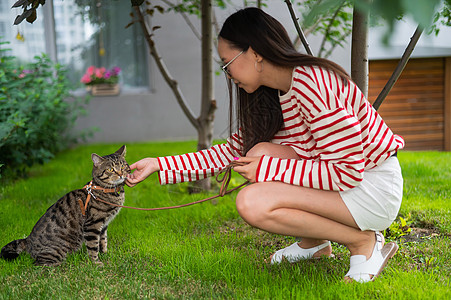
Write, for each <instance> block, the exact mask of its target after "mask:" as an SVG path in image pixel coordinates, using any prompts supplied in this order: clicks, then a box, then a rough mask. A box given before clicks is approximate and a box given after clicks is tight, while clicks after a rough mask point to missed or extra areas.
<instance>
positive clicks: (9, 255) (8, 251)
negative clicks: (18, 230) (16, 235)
mask: <svg viewBox="0 0 451 300" xmlns="http://www.w3.org/2000/svg"><path fill="white" fill-rule="evenodd" d="M26 246H27V240H26V239H20V240H15V241H12V242H11V243H9V244H7V245H6V246H5V247H3V248H2V251H1V253H0V257H1V258H3V259H7V260H13V259H16V258H17V257H18V256H19V254H20V253H21V252H22V251H24V250H25V248H26Z"/></svg>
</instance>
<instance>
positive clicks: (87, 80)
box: [80, 73, 91, 84]
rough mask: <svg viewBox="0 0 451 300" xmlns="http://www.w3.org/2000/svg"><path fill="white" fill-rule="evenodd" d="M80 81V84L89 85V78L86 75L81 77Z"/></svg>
mask: <svg viewBox="0 0 451 300" xmlns="http://www.w3.org/2000/svg"><path fill="white" fill-rule="evenodd" d="M80 81H81V82H82V83H84V84H87V83H90V82H91V76H90V75H88V74H87V73H86V74H85V75H83V77H81V80H80Z"/></svg>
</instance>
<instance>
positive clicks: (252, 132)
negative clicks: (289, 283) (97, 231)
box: [128, 8, 404, 282]
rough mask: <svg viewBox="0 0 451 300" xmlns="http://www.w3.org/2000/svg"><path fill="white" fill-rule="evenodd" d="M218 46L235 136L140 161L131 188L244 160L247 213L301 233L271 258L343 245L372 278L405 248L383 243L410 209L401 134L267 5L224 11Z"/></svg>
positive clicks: (253, 220) (241, 199)
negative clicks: (303, 47)
mask: <svg viewBox="0 0 451 300" xmlns="http://www.w3.org/2000/svg"><path fill="white" fill-rule="evenodd" d="M218 52H219V54H220V57H221V59H222V60H223V61H224V63H225V65H224V66H223V70H224V72H225V73H226V74H227V77H228V79H229V83H230V84H229V88H230V91H232V89H233V86H232V84H231V82H232V81H233V83H234V84H235V85H234V86H235V88H236V101H237V104H236V115H237V119H238V124H237V128H238V129H239V130H238V132H237V133H234V134H231V135H230V138H229V139H228V141H227V143H225V144H222V145H216V146H213V147H212V148H210V149H208V150H203V151H199V152H197V153H190V154H184V155H179V156H170V157H162V158H145V159H143V160H140V161H138V162H136V163H134V164H132V165H131V168H132V169H135V170H136V171H135V172H134V173H133V174H131V175H130V177H129V178H128V185H129V186H134V185H136V184H137V183H138V182H140V181H142V180H144V179H145V178H147V177H148V176H149V175H150V174H152V173H154V172H156V171H159V176H160V183H162V184H167V183H177V182H183V181H192V180H198V179H202V178H205V177H207V176H211V175H213V174H215V173H217V172H218V171H219V170H221V169H222V168H224V167H225V166H226V165H228V164H229V163H230V162H231V161H232V160H233V159H237V160H238V161H239V162H242V163H244V165H242V166H236V167H235V168H234V171H236V172H238V173H239V174H241V175H242V176H243V177H244V178H246V179H247V180H249V181H250V182H252V183H253V184H251V185H249V186H247V187H245V188H243V189H242V190H241V191H240V192H239V193H238V195H237V198H236V206H237V210H238V212H239V214H240V215H241V217H242V218H243V219H244V220H245V221H246V222H247V223H249V224H250V225H252V226H255V227H257V228H260V229H262V230H265V231H268V232H272V233H277V234H282V235H291V236H296V237H301V238H302V239H301V241H300V242H299V243H294V244H293V245H291V246H289V247H287V248H284V249H281V250H279V251H277V252H276V253H274V254H273V255H272V256H271V259H270V262H271V263H272V264H275V263H280V262H281V261H282V260H283V259H286V260H288V261H290V262H296V261H299V260H302V259H308V258H312V257H320V256H324V255H325V256H331V255H332V248H331V244H330V242H329V241H335V242H337V243H340V244H343V245H345V246H346V247H347V248H348V249H349V250H350V252H351V260H350V269H349V272H348V273H347V274H346V275H345V280H347V281H352V280H355V281H358V282H367V281H371V280H374V278H375V277H376V276H378V275H379V273H380V272H381V271H382V269H383V267H384V266H385V265H386V263H387V261H388V259H389V258H391V257H392V256H393V255H394V253H395V252H396V251H397V248H398V247H397V245H396V244H395V243H388V244H386V245H384V239H383V236H382V234H380V232H379V231H381V230H384V229H385V228H387V227H389V226H390V224H391V223H392V222H393V220H394V219H395V217H396V215H397V213H398V210H399V207H400V205H401V199H402V184H403V180H402V175H401V169H400V166H399V162H398V160H397V158H396V152H397V150H398V149H402V148H403V146H404V141H403V139H402V138H401V137H399V136H396V135H394V134H393V133H392V132H391V130H390V129H389V128H388V127H387V126H386V124H385V123H384V121H383V120H382V119H381V117H380V116H379V115H378V114H377V113H376V111H375V110H374V109H373V108H372V106H371V104H370V103H369V102H368V101H367V100H366V99H365V97H364V95H363V94H362V93H361V92H360V91H359V89H358V88H357V87H356V85H355V84H354V83H353V82H352V81H351V80H350V78H349V76H348V75H347V74H346V72H345V71H344V70H343V69H342V68H341V67H339V66H338V65H336V64H335V63H333V62H330V61H328V60H325V59H319V58H315V57H312V56H308V55H304V54H300V53H298V52H297V51H296V50H295V48H294V47H293V45H292V43H291V41H290V38H289V36H288V34H287V32H286V30H285V29H284V28H283V26H282V25H281V24H280V23H279V22H278V21H277V20H275V19H274V18H272V17H271V16H269V15H268V14H266V13H264V12H263V11H262V10H260V9H257V8H246V9H243V10H240V11H238V12H236V13H234V14H232V15H231V16H230V17H229V18H227V20H226V21H225V23H224V25H223V27H222V29H221V32H220V34H219V40H218ZM230 95H231V104H230V105H231V111H232V106H233V104H234V101H233V98H234V97H233V93H232V92H231V93H230ZM232 119H233V118H232V117H231V118H230V120H232ZM230 128H231V130H232V128H233V126H232V124H230Z"/></svg>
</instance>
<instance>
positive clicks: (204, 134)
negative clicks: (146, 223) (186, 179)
mask: <svg viewBox="0 0 451 300" xmlns="http://www.w3.org/2000/svg"><path fill="white" fill-rule="evenodd" d="M201 16H202V20H201V31H202V42H201V43H202V50H201V51H202V95H201V99H202V100H201V101H202V102H201V112H200V116H199V127H198V128H197V133H198V143H197V150H202V149H207V148H210V147H211V145H212V142H213V128H214V113H215V110H216V101H215V100H214V99H213V94H214V90H213V35H212V7H211V0H202V2H201ZM199 185H200V186H201V187H202V189H205V190H208V189H210V179H204V180H202V181H200V182H199Z"/></svg>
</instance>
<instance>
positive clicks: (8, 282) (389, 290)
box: [0, 142, 451, 299]
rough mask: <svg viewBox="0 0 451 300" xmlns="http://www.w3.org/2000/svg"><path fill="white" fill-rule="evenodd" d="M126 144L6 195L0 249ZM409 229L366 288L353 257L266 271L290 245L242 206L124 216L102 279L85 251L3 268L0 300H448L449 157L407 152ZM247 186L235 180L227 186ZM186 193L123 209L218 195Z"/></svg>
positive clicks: (154, 186) (72, 153) (160, 149)
mask: <svg viewBox="0 0 451 300" xmlns="http://www.w3.org/2000/svg"><path fill="white" fill-rule="evenodd" d="M119 146H121V145H119V144H114V145H112V144H108V145H89V146H81V147H78V148H75V149H71V150H67V151H64V152H62V153H60V154H58V155H57V157H56V158H55V159H54V160H52V161H51V162H49V163H47V164H45V165H43V166H35V167H33V168H32V169H31V171H30V172H29V177H28V178H27V179H21V180H18V181H16V182H14V183H2V186H1V188H0V204H1V207H2V209H1V210H0V227H1V231H0V247H2V246H3V245H5V244H6V243H8V242H10V241H11V240H14V239H18V238H22V237H25V236H26V235H28V234H29V233H30V231H31V229H32V227H33V226H34V224H35V223H36V221H37V220H38V219H39V217H40V216H41V215H42V214H43V213H44V212H45V210H46V209H47V208H48V207H49V206H50V205H51V204H52V203H53V202H55V201H56V200H57V199H58V198H59V197H61V196H62V195H64V194H65V193H66V192H68V191H70V190H73V189H77V188H81V187H83V186H84V184H85V183H86V182H87V181H89V180H90V176H91V175H90V174H91V161H90V154H91V153H92V152H95V153H97V154H100V155H105V154H109V153H111V152H114V151H115V150H117V148H119ZM195 147H196V143H195V142H167V143H166V142H158V143H140V144H128V145H127V160H128V162H129V163H131V162H134V161H136V160H138V159H140V158H142V157H145V156H162V155H170V154H180V153H185V152H188V151H194V150H195ZM398 158H399V160H400V162H401V165H402V168H403V174H404V178H405V188H404V200H403V204H402V207H401V211H400V216H401V217H402V219H400V218H398V220H397V221H396V223H394V225H393V226H392V227H391V230H390V231H389V232H386V235H387V239H388V240H396V241H397V242H398V244H399V245H400V250H399V251H398V253H397V255H395V257H394V258H393V259H392V260H390V263H389V265H388V266H387V267H386V269H385V270H384V272H383V273H382V275H381V276H380V277H379V278H378V279H377V280H376V281H375V282H372V283H368V284H356V283H352V284H346V283H344V282H342V278H343V276H344V274H345V273H346V272H347V270H348V265H349V253H348V251H347V250H346V249H345V248H344V247H343V246H340V245H337V244H334V245H333V247H334V254H335V258H334V259H321V260H315V261H304V262H299V263H296V264H292V265H291V264H287V263H284V264H282V265H280V266H268V265H266V264H265V262H264V259H265V258H267V257H269V256H270V255H271V253H273V252H274V251H275V250H276V249H279V248H280V247H282V246H286V245H288V244H290V243H292V242H293V241H294V239H293V238H291V237H283V236H278V235H273V234H268V233H265V232H262V231H260V230H257V229H255V228H252V227H250V226H248V225H247V224H245V223H244V222H243V221H242V220H241V218H240V217H239V215H238V213H237V211H236V209H235V204H234V194H232V195H229V196H225V197H224V198H219V199H217V200H214V201H212V202H206V203H202V204H198V205H194V206H189V207H185V208H180V209H175V210H165V211H151V212H146V211H137V210H130V209H122V211H121V212H120V214H119V215H118V216H117V217H116V219H115V220H114V221H113V222H112V223H111V225H110V226H109V232H108V235H109V241H108V247H109V249H108V253H106V254H103V255H101V256H100V259H101V260H102V261H103V262H104V266H103V267H98V266H96V265H94V264H92V263H91V262H90V261H89V259H88V256H87V253H86V249H85V248H83V249H82V250H81V251H80V252H78V253H75V254H72V255H70V256H69V257H68V259H67V261H66V262H65V263H63V264H62V265H61V266H59V267H37V266H34V265H33V264H32V260H31V258H30V257H29V256H28V255H27V254H25V255H21V256H20V257H19V259H17V260H16V261H13V262H7V261H4V260H0V299H31V298H33V299H35V298H38V299H47V298H52V299H136V298H156V299H180V298H184V299H205V298H207V299H211V298H213V299H216V298H220V299H375V298H376V299H451V287H450V283H451V247H450V246H451V242H450V240H451V168H450V166H451V153H446V152H406V151H401V152H400V153H399V154H398ZM241 182H242V179H241V178H239V177H237V176H235V177H234V179H233V180H232V183H231V185H237V184H239V183H241ZM188 187H189V184H188V183H183V184H178V185H168V186H160V185H159V184H158V178H157V175H153V176H152V177H151V178H149V179H148V180H146V181H145V182H143V183H141V184H139V185H138V186H136V187H135V188H126V205H130V206H138V207H159V206H170V205H177V204H182V203H186V202H191V201H195V200H199V199H201V198H204V197H207V196H211V195H214V194H215V192H214V191H213V192H211V193H210V194H194V195H189V194H188V192H187V191H188Z"/></svg>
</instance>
